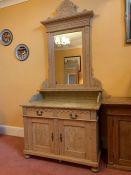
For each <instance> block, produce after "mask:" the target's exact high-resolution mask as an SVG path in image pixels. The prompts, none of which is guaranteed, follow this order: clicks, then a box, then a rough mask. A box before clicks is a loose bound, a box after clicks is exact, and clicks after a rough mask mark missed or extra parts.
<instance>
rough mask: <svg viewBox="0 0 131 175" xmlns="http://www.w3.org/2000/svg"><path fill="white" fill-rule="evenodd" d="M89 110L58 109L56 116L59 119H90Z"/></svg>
mask: <svg viewBox="0 0 131 175" xmlns="http://www.w3.org/2000/svg"><path fill="white" fill-rule="evenodd" d="M90 116H91V115H90V111H84V110H58V111H57V117H58V118H59V119H70V120H86V121H89V120H90Z"/></svg>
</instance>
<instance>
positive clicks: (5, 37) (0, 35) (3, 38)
mask: <svg viewBox="0 0 131 175" xmlns="http://www.w3.org/2000/svg"><path fill="white" fill-rule="evenodd" d="M12 40H13V34H12V32H11V31H10V30H9V29H4V30H2V32H0V43H1V44H3V45H4V46H8V45H10V44H11V42H12Z"/></svg>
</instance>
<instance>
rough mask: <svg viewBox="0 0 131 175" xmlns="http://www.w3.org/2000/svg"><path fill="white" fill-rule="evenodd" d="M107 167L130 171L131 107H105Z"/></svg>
mask: <svg viewBox="0 0 131 175" xmlns="http://www.w3.org/2000/svg"><path fill="white" fill-rule="evenodd" d="M106 115H107V123H108V166H110V167H115V168H119V169H123V170H131V106H129V105H108V106H106Z"/></svg>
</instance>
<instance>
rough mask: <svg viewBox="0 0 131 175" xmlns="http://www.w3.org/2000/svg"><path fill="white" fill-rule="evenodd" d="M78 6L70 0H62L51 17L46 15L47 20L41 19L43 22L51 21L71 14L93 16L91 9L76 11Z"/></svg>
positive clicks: (71, 15)
mask: <svg viewBox="0 0 131 175" xmlns="http://www.w3.org/2000/svg"><path fill="white" fill-rule="evenodd" d="M78 8H79V7H78V6H77V5H75V4H74V3H73V2H72V1H70V0H63V1H62V3H61V4H60V6H59V7H58V8H57V9H56V12H55V15H54V16H53V17H48V18H47V20H45V21H43V22H42V23H43V24H46V23H50V22H52V21H55V20H56V21H57V20H60V19H65V18H68V17H69V18H71V17H73V16H76V17H79V16H83V15H84V14H85V15H88V16H90V17H92V16H93V11H88V10H86V9H84V10H83V11H82V12H78Z"/></svg>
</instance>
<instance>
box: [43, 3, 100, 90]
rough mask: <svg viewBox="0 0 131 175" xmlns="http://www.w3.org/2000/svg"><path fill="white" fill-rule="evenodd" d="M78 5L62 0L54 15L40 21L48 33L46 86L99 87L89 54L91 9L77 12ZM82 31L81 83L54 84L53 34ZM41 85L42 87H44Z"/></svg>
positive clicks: (69, 87) (63, 87)
mask: <svg viewBox="0 0 131 175" xmlns="http://www.w3.org/2000/svg"><path fill="white" fill-rule="evenodd" d="M77 9H78V7H77V6H76V5H75V4H73V3H72V2H71V1H70V0H64V1H63V2H62V3H61V5H60V6H59V8H58V9H57V10H56V16H55V17H53V18H48V19H47V20H46V21H43V22H41V23H42V24H43V25H44V26H45V27H46V29H47V33H48V66H49V68H48V83H47V84H46V86H45V87H46V88H56V89H99V88H101V84H100V82H99V81H98V80H96V79H95V78H94V77H93V73H92V61H91V56H90V20H91V18H92V17H93V11H87V10H83V11H82V12H77ZM78 31H81V32H82V55H83V84H71V85H69V84H56V77H55V57H54V36H55V35H58V34H61V33H69V32H78ZM45 87H43V88H45Z"/></svg>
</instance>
